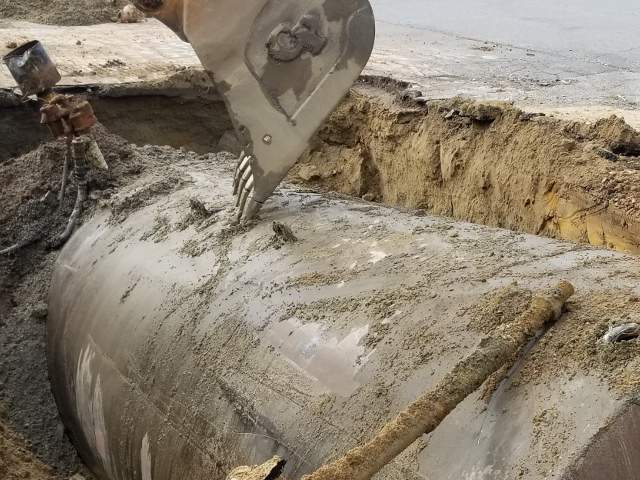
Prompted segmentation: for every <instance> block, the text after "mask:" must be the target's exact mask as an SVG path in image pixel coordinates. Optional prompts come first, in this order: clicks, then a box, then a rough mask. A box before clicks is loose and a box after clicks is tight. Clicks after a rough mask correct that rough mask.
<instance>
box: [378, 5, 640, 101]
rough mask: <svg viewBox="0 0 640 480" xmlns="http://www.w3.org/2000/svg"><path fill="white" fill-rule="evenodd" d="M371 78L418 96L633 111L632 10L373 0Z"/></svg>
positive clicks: (637, 91)
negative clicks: (377, 75) (378, 76)
mask: <svg viewBox="0 0 640 480" xmlns="http://www.w3.org/2000/svg"><path fill="white" fill-rule="evenodd" d="M372 3H373V5H374V9H375V12H376V17H377V21H378V43H377V46H376V52H375V54H374V58H373V61H372V63H371V68H370V69H371V70H373V71H378V72H384V73H386V74H389V75H392V76H394V77H402V78H405V79H409V80H411V81H413V82H415V83H418V84H421V85H422V86H423V87H425V90H426V92H425V93H426V94H427V96H431V97H433V96H436V97H438V96H444V97H448V96H452V95H456V94H463V95H470V96H473V97H480V98H491V99H505V100H514V101H516V102H517V103H519V104H523V105H526V106H544V107H551V106H555V107H559V108H564V109H569V108H583V107H584V108H588V109H597V108H599V107H605V108H612V109H623V110H632V111H633V110H636V109H637V108H638V102H640V29H638V28H637V27H638V26H640V3H637V2H634V1H630V0H611V1H608V2H602V1H599V0H565V1H557V0H521V1H518V2H514V1H511V0H455V1H451V0H372Z"/></svg>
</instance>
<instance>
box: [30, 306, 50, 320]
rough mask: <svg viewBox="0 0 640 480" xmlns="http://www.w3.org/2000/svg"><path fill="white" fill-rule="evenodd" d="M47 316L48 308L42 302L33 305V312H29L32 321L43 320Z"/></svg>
mask: <svg viewBox="0 0 640 480" xmlns="http://www.w3.org/2000/svg"><path fill="white" fill-rule="evenodd" d="M48 314H49V307H48V306H47V304H46V303H44V302H39V303H37V304H36V305H34V307H33V310H31V318H33V319H34V320H44V319H45V318H47V315H48Z"/></svg>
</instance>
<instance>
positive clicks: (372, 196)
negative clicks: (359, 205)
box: [362, 193, 376, 202]
mask: <svg viewBox="0 0 640 480" xmlns="http://www.w3.org/2000/svg"><path fill="white" fill-rule="evenodd" d="M362 199H363V200H364V201H365V202H373V201H375V199H376V195H375V194H373V193H365V194H364V195H363V196H362Z"/></svg>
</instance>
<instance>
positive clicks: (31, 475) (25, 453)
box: [0, 420, 54, 480]
mask: <svg viewBox="0 0 640 480" xmlns="http://www.w3.org/2000/svg"><path fill="white" fill-rule="evenodd" d="M0 478H3V479H4V480H19V479H25V478H28V479H31V480H50V479H52V478H54V476H53V472H52V470H51V468H50V467H48V466H46V465H45V464H44V463H42V462H41V461H40V460H38V459H37V458H35V457H34V456H33V453H31V452H30V451H29V449H28V448H27V446H26V444H25V441H24V439H23V438H21V437H20V436H18V435H16V434H15V433H14V432H12V431H11V429H9V428H8V427H7V426H6V425H4V424H3V423H2V421H1V420H0Z"/></svg>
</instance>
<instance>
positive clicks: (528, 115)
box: [519, 112, 545, 122]
mask: <svg viewBox="0 0 640 480" xmlns="http://www.w3.org/2000/svg"><path fill="white" fill-rule="evenodd" d="M544 116H545V114H544V113H532V112H522V113H521V114H520V118H519V120H520V121H521V122H528V121H530V120H532V119H534V118H537V117H544Z"/></svg>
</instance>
